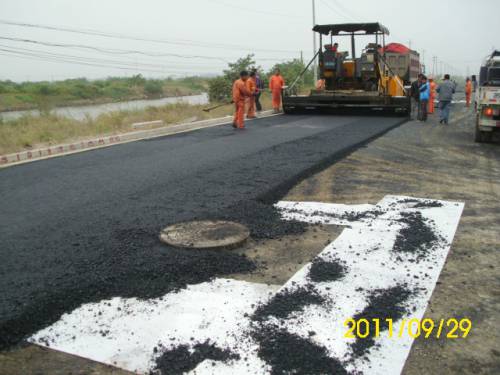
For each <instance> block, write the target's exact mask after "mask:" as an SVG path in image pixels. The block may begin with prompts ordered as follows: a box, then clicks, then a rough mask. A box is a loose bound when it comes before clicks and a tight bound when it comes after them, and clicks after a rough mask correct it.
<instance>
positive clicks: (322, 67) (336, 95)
mask: <svg viewBox="0 0 500 375" xmlns="http://www.w3.org/2000/svg"><path fill="white" fill-rule="evenodd" d="M313 31H315V32H317V33H319V36H320V38H319V39H320V43H319V50H318V51H317V52H316V54H315V56H314V57H313V59H312V60H311V61H310V62H309V64H308V65H307V67H306V68H305V69H304V70H303V71H302V72H301V74H300V75H299V76H298V77H297V78H296V79H295V81H294V82H293V83H292V84H291V85H290V86H289V87H286V88H285V89H284V90H283V110H284V112H285V113H293V112H294V111H296V110H300V109H307V110H318V109H322V108H330V109H341V108H347V109H353V110H357V109H359V110H361V109H368V110H378V111H390V112H396V113H400V114H402V115H407V114H409V113H410V110H411V101H410V98H409V96H408V95H407V93H406V91H405V88H404V85H403V80H402V79H401V78H400V77H399V76H398V75H397V74H395V73H394V72H393V71H392V69H391V67H390V66H389V65H388V64H387V62H386V59H385V53H384V51H385V36H386V35H389V30H388V29H387V28H386V27H385V26H383V25H381V24H380V23H378V22H375V23H347V24H335V25H316V26H314V28H313ZM359 36H373V37H374V43H369V44H367V45H366V46H365V48H364V49H363V50H362V52H361V54H360V55H359V57H358V55H357V54H356V38H357V37H359ZM340 37H350V39H351V54H350V55H349V52H347V51H345V52H342V51H339V50H337V48H336V46H335V43H334V42H335V41H337V40H338V38H340ZM325 39H326V40H327V41H328V42H329V43H328V42H327V43H325V44H324V41H325ZM316 58H317V59H318V66H319V74H320V78H321V79H324V87H321V88H315V89H312V90H311V91H310V93H309V94H308V95H300V94H299V93H298V92H297V82H299V80H300V79H301V78H302V76H303V74H304V73H305V72H306V71H307V70H308V69H309V67H310V66H311V64H312V63H313V62H314V61H315V60H316Z"/></svg>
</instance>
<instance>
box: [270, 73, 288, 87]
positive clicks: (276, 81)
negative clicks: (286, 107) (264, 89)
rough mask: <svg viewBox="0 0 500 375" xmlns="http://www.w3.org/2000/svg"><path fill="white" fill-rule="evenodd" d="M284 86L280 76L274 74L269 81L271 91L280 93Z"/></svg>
mask: <svg viewBox="0 0 500 375" xmlns="http://www.w3.org/2000/svg"><path fill="white" fill-rule="evenodd" d="M283 86H285V80H284V79H283V77H282V76H281V75H276V74H274V75H273V76H272V77H271V79H270V80H269V88H270V89H271V91H275V90H276V91H281V89H282V88H283Z"/></svg>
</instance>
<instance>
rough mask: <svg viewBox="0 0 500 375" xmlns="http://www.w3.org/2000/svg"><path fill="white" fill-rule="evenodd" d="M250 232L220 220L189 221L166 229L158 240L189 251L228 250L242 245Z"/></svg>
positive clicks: (242, 226)
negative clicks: (189, 249)
mask: <svg viewBox="0 0 500 375" xmlns="http://www.w3.org/2000/svg"><path fill="white" fill-rule="evenodd" d="M249 236H250V231H249V230H248V229H247V228H246V227H245V226H244V225H241V224H238V223H233V222H231V221H221V220H201V221H189V222H185V223H179V224H174V225H170V226H168V227H166V228H165V229H163V230H162V231H161V233H160V240H161V241H163V242H165V243H166V244H168V245H171V246H175V247H182V248H191V249H228V248H235V247H238V246H240V245H242V244H243V243H244V242H245V241H246V240H247V238H248V237H249Z"/></svg>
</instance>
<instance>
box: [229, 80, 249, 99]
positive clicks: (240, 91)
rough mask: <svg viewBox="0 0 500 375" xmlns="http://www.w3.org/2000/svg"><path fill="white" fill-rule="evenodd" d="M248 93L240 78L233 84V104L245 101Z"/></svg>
mask: <svg viewBox="0 0 500 375" xmlns="http://www.w3.org/2000/svg"><path fill="white" fill-rule="evenodd" d="M250 95H251V94H250V91H248V89H247V86H246V83H245V81H243V80H242V79H241V78H240V79H237V80H236V81H234V83H233V102H235V103H238V102H241V101H243V102H244V101H245V97H247V96H250Z"/></svg>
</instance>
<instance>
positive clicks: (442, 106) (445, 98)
mask: <svg viewBox="0 0 500 375" xmlns="http://www.w3.org/2000/svg"><path fill="white" fill-rule="evenodd" d="M436 91H437V92H438V94H439V96H438V100H439V117H440V120H439V123H440V124H443V123H444V124H448V120H449V118H450V106H451V101H452V99H453V94H454V93H455V84H454V83H453V82H451V81H450V75H449V74H445V75H444V80H443V82H441V84H440V85H439V86H438V88H437V89H436Z"/></svg>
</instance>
